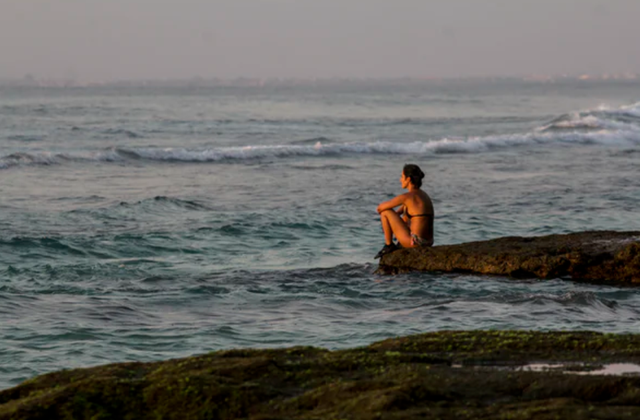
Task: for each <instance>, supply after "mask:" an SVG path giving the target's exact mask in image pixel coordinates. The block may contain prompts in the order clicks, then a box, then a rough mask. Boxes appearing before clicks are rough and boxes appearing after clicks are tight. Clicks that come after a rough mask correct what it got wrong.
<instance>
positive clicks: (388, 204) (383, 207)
mask: <svg viewBox="0 0 640 420" xmlns="http://www.w3.org/2000/svg"><path fill="white" fill-rule="evenodd" d="M406 198H407V197H406V194H401V195H399V196H397V197H394V198H392V199H391V200H389V201H385V202H383V203H380V204H379V205H378V208H377V209H376V210H377V211H378V213H382V212H383V211H387V210H393V209H394V208H395V207H398V206H400V205H403V204H404V201H405V200H406Z"/></svg>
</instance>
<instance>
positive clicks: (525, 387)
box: [0, 331, 640, 420]
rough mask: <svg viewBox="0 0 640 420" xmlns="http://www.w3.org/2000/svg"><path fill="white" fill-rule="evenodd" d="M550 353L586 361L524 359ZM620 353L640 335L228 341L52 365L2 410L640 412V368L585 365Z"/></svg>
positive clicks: (280, 414) (13, 393)
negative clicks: (254, 345)
mask: <svg viewBox="0 0 640 420" xmlns="http://www.w3.org/2000/svg"><path fill="white" fill-rule="evenodd" d="M540 361H544V362H554V361H563V362H583V363H582V364H575V363H574V365H573V366H574V369H578V371H571V373H565V372H562V371H558V370H552V371H545V372H532V371H526V370H519V369H517V368H515V367H514V365H518V364H525V363H528V362H540ZM609 362H634V363H638V362H640V335H613V334H599V333H592V332H549V333H543V332H527V331H458V332H451V331H449V332H437V333H429V334H422V335H416V336H412V337H405V338H398V339H390V340H385V341H382V342H379V343H375V344H372V345H370V346H368V347H364V348H358V349H352V350H341V351H327V350H323V349H318V348H312V347H294V348H289V349H277V350H231V351H220V352H215V353H211V354H208V355H204V356H197V357H189V358H185V359H178V360H169V361H165V362H156V363H123V364H113V365H107V366H100V367H95V368H89V369H76V370H70V371H62V372H56V373H51V374H47V375H43V376H40V377H37V378H35V379H32V380H30V381H27V382H25V383H23V384H22V385H20V386H18V387H15V388H12V389H8V390H5V391H2V392H0V419H2V420H5V419H235V418H248V419H282V418H292V419H311V418H314V419H317V418H352V419H372V418H377V419H402V418H430V419H438V418H440V419H483V418H485V419H488V418H491V419H494V418H504V419H556V418H560V419H587V418H598V419H614V418H623V417H624V418H640V376H603V375H592V376H588V375H580V374H579V373H584V372H579V370H583V371H584V370H589V369H597V368H598V367H599V366H601V365H602V364H603V363H609ZM509 366H511V367H509ZM565 370H566V369H565ZM625 416H627V417H625Z"/></svg>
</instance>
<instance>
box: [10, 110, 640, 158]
mask: <svg viewBox="0 0 640 420" xmlns="http://www.w3.org/2000/svg"><path fill="white" fill-rule="evenodd" d="M554 144H565V145H593V144H599V145H607V146H615V145H618V146H636V145H640V102H638V103H636V104H633V105H629V106H623V107H619V108H609V107H604V106H602V107H600V108H598V109H595V110H588V111H581V112H576V113H572V114H567V115H563V116H560V117H558V118H556V119H554V120H552V121H550V122H549V123H547V124H545V125H543V126H541V127H538V128H537V129H535V130H533V131H531V132H528V133H522V134H517V133H516V134H504V135H492V136H483V137H466V138H440V139H435V140H425V141H414V142H407V143H402V142H391V141H375V142H351V143H338V142H336V141H333V140H330V139H327V138H316V139H311V140H306V141H303V142H299V141H298V142H294V143H288V144H276V145H248V146H238V147H217V148H215V147H214V148H182V147H168V148H163V147H153V146H150V147H111V148H108V149H104V150H98V151H71V152H52V151H38V152H19V153H12V154H8V155H5V156H0V169H7V168H10V167H14V166H24V165H53V164H62V163H65V162H70V161H71V162H77V161H79V162H88V161H93V162H126V161H129V160H143V161H153V162H191V163H205V162H210V163H211V162H213V163H215V162H228V163H233V162H244V161H255V160H265V159H266V160H273V159H286V158H292V157H314V156H342V155H357V154H381V155H436V154H448V153H481V152H486V151H490V150H496V149H504V148H509V147H518V146H531V145H554Z"/></svg>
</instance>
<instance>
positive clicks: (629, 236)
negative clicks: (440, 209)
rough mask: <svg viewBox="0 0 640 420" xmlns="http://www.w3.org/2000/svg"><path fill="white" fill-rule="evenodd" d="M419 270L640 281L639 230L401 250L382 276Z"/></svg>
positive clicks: (386, 262)
mask: <svg viewBox="0 0 640 420" xmlns="http://www.w3.org/2000/svg"><path fill="white" fill-rule="evenodd" d="M415 270H418V271H442V272H468V273H479V274H495V275H506V276H511V277H516V278H526V277H538V278H542V279H547V278H558V277H571V278H572V279H573V280H589V281H615V282H625V283H640V232H612V231H596V232H580V233H570V234H567V235H549V236H540V237H530V238H523V237H507V238H499V239H493V240H490V241H480V242H469V243H464V244H459V245H443V246H435V247H432V248H409V249H400V250H398V251H394V252H392V253H391V254H387V255H385V256H384V257H383V258H382V260H381V261H380V267H379V268H378V271H377V272H378V273H381V274H397V273H401V272H407V271H415Z"/></svg>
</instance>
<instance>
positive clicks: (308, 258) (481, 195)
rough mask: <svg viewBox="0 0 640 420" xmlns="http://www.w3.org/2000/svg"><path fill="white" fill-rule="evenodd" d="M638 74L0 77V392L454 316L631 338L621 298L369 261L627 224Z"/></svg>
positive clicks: (563, 285) (632, 323)
mask: <svg viewBox="0 0 640 420" xmlns="http://www.w3.org/2000/svg"><path fill="white" fill-rule="evenodd" d="M638 101H640V83H638V82H637V81H625V82H623V81H602V82H577V81H562V82H558V83H546V84H545V83H534V82H526V83H525V82H516V81H497V82H496V81H493V82H492V81H474V82H470V81H449V82H435V81H433V82H426V81H425V82H402V83H400V82H398V83H395V84H393V83H386V84H376V83H374V82H368V83H343V84H340V85H333V86H329V85H327V86H296V87H286V86H264V87H202V88H198V87H95V88H88V87H87V88H26V87H25V88H17V87H12V88H10V87H4V88H0V373H1V375H0V389H2V388H7V387H11V386H14V385H16V384H18V383H20V382H21V381H24V380H26V379H28V378H31V377H33V376H35V375H39V374H43V373H46V372H51V371H55V370H60V369H69V368H76V367H85V366H93V365H98V364H105V363H112V362H124V361H153V360H161V359H168V358H176V357H183V356H188V355H193V354H201V353H206V352H210V351H215V350H221V349H229V348H239V347H255V348H267V347H284V346H294V345H310V346H321V347H325V348H329V349H339V348H347V347H357V346H363V345H367V344H370V343H372V342H374V341H378V340H382V339H385V338H389V337H395V336H401V335H408V334H414V333H421V332H428V331H436V330H457V329H527V330H529V329H530V330H551V329H553V330H594V331H604V332H637V331H638V329H639V327H640V294H639V293H638V291H637V289H635V288H631V287H620V286H613V285H599V284H579V283H575V282H571V281H567V280H563V279H553V280H548V281H539V280H514V279H508V278H500V277H491V276H476V275H469V274H442V273H410V274H403V275H398V276H380V275H376V274H374V271H375V269H376V267H377V261H376V260H374V259H373V256H374V255H375V254H376V252H377V251H378V250H379V249H380V248H381V247H382V245H383V244H384V241H383V236H382V231H381V228H380V223H379V218H378V215H377V213H376V206H377V205H378V203H380V202H381V201H385V200H387V199H389V198H391V197H393V196H395V195H397V194H400V193H401V192H402V190H401V188H400V183H399V177H400V174H401V170H402V167H403V165H404V164H405V163H415V164H417V165H419V166H420V167H421V168H422V170H423V171H424V172H425V174H426V178H425V181H424V185H423V188H424V189H425V191H427V192H428V193H429V195H430V196H431V198H432V200H433V203H434V206H435V212H436V218H435V242H436V245H442V244H451V243H459V242H468V241H476V240H484V239H491V238H496V237H500V236H514V235H515V236H532V235H546V234H556V233H568V232H577V231H583V230H640V218H639V217H638V214H639V211H638V209H639V208H640V176H639V174H640V171H639V169H640V102H638Z"/></svg>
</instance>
